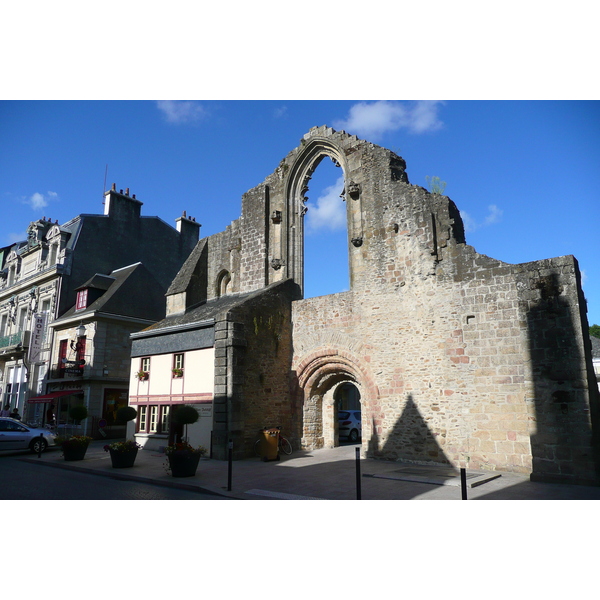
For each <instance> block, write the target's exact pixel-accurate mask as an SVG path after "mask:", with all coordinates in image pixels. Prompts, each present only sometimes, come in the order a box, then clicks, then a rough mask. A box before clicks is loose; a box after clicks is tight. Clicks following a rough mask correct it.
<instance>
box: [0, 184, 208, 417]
mask: <svg viewBox="0 0 600 600" xmlns="http://www.w3.org/2000/svg"><path fill="white" fill-rule="evenodd" d="M141 206H142V203H141V202H140V201H139V200H137V199H136V198H135V195H132V196H130V195H129V190H128V189H127V190H126V191H125V193H123V190H120V191H117V190H116V188H115V186H114V185H113V188H112V189H111V190H109V191H108V192H106V194H105V197H104V214H102V215H95V214H81V215H79V216H77V217H75V218H74V219H71V220H70V221H68V222H67V223H64V224H63V225H59V224H58V222H52V221H51V220H50V219H48V220H47V219H46V218H45V217H44V218H43V219H40V220H38V221H34V222H33V223H31V224H30V225H29V227H28V229H27V240H24V241H22V242H18V243H15V244H13V245H11V246H8V247H6V248H4V249H0V390H1V391H0V396H1V399H2V403H3V404H6V403H8V404H10V406H11V408H17V409H18V410H19V411H20V413H21V415H22V416H23V417H24V418H26V419H28V420H29V421H39V422H43V421H44V420H45V417H46V410H45V408H46V405H47V404H49V401H48V400H49V399H48V398H41V399H39V400H37V401H36V400H35V399H34V398H39V397H40V396H45V395H46V392H47V391H48V390H47V389H46V388H47V386H48V384H49V382H50V383H51V385H50V387H49V389H50V390H51V393H52V394H54V395H55V397H57V398H58V397H60V396H64V397H65V403H64V405H65V406H66V405H67V401H68V400H67V396H70V395H71V394H67V393H65V392H68V391H69V390H70V389H72V386H70V385H67V383H66V382H65V379H64V374H65V373H64V370H63V371H62V373H61V376H59V377H58V378H57V377H54V375H55V374H56V373H57V372H58V371H60V370H61V369H60V368H59V366H57V364H54V365H52V363H51V355H52V344H53V335H52V329H51V328H50V327H49V326H50V325H51V324H52V322H53V321H54V320H55V319H56V318H57V317H58V316H62V315H64V314H65V313H67V311H68V310H69V309H71V308H72V307H73V306H74V305H75V304H76V299H77V297H78V289H79V288H80V286H82V285H83V284H85V283H86V282H87V281H88V280H89V279H90V278H92V277H93V276H94V275H95V274H97V273H100V274H103V273H104V274H108V275H110V274H111V273H112V272H113V271H115V270H116V269H121V268H124V267H126V266H128V265H132V264H133V263H135V262H138V261H140V262H143V264H144V267H145V268H146V269H147V270H148V272H149V273H151V274H152V275H151V280H152V282H153V285H154V286H158V288H157V290H156V291H153V292H152V294H148V297H149V298H150V297H151V298H155V297H156V293H158V294H160V290H162V293H164V290H166V289H167V288H168V286H169V284H170V282H171V281H172V279H173V277H174V276H175V274H176V273H177V272H178V270H179V269H180V268H181V265H182V264H183V262H184V261H185V259H186V258H187V256H188V255H189V253H190V252H191V250H192V249H193V248H194V246H195V244H196V243H197V241H198V237H199V228H200V225H199V224H198V223H196V221H195V220H194V219H189V218H187V217H186V216H185V214H184V216H183V217H181V218H179V219H177V221H176V223H177V227H176V228H174V227H171V226H170V225H168V224H167V223H165V222H164V221H163V220H162V219H160V218H158V217H146V216H142V215H141ZM94 293H96V292H95V291H93V290H92V291H91V292H90V299H91V297H92V295H93V294H94ZM133 310H134V311H135V310H136V309H135V307H133ZM145 312H147V311H145V309H142V310H141V313H140V315H139V316H140V322H139V326H138V329H140V328H142V327H144V326H146V325H147V324H148V323H149V322H151V321H155V320H156V319H157V318H160V317H161V316H162V315H164V300H162V301H161V302H160V304H159V309H158V312H157V311H156V310H155V311H154V312H152V314H151V316H150V318H149V319H147V320H144V318H145V314H144V313H145ZM125 314H127V315H128V316H135V315H132V314H131V312H128V313H125ZM76 320H77V318H76ZM79 324H80V321H78V322H77V324H76V325H74V326H73V329H74V330H75V329H76V328H77V325H79ZM131 331H133V329H131V330H130V331H128V332H127V335H126V336H125V339H126V348H125V349H124V352H122V354H123V357H122V358H123V360H125V361H128V355H129V338H128V335H129V333H131ZM75 343H76V342H75ZM120 344H121V342H119V343H118V344H117V346H118V347H119V348H120V347H121V346H120ZM86 351H87V352H88V353H89V352H92V351H93V350H92V347H91V346H90V345H89V344H88V346H87V350H86ZM81 359H83V357H81ZM65 360H66V357H65ZM53 366H54V367H55V368H54V370H53V369H52V367H53ZM73 368H74V369H75V370H77V369H76V368H75V366H74V367H73ZM90 373H91V372H90V367H89V365H86V366H84V367H83V377H84V378H86V377H88V376H89V375H90ZM112 373H113V379H112V380H109V379H107V380H106V382H105V387H107V386H108V387H111V388H121V390H122V391H123V390H124V391H126V390H127V381H128V368H126V369H125V372H124V374H123V375H121V376H120V378H119V382H118V385H117V384H116V382H115V380H114V376H115V373H116V370H115V369H113V370H112ZM69 375H71V374H69ZM53 380H54V381H53ZM77 389H79V390H81V386H78V387H77ZM79 398H80V399H81V400H83V402H84V403H85V404H86V405H87V404H88V403H90V402H91V404H90V406H96V405H97V404H96V402H95V401H94V400H90V398H89V397H88V396H87V395H85V396H80V397H79ZM94 416H95V417H97V418H100V417H101V415H100V414H99V413H98V414H94Z"/></svg>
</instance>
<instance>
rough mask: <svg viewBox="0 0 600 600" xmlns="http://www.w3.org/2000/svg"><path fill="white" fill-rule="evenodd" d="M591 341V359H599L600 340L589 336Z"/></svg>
mask: <svg viewBox="0 0 600 600" xmlns="http://www.w3.org/2000/svg"><path fill="white" fill-rule="evenodd" d="M590 340H591V341H592V358H600V338H597V337H595V336H593V335H590Z"/></svg>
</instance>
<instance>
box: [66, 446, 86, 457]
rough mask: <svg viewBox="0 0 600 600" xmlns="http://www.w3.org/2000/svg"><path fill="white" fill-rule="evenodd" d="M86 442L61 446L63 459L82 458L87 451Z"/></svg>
mask: <svg viewBox="0 0 600 600" xmlns="http://www.w3.org/2000/svg"><path fill="white" fill-rule="evenodd" d="M87 449H88V444H78V445H77V446H63V447H62V451H63V455H64V457H65V460H83V459H84V458H85V453H86V452H87Z"/></svg>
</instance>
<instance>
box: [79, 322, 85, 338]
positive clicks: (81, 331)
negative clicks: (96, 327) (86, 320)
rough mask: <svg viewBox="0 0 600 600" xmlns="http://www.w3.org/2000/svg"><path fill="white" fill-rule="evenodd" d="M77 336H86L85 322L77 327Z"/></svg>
mask: <svg viewBox="0 0 600 600" xmlns="http://www.w3.org/2000/svg"><path fill="white" fill-rule="evenodd" d="M77 337H78V338H82V337H85V325H84V324H83V323H80V324H79V327H78V328H77Z"/></svg>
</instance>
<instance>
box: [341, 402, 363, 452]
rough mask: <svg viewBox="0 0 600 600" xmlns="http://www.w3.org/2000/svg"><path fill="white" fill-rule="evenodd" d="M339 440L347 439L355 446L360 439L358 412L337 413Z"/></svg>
mask: <svg viewBox="0 0 600 600" xmlns="http://www.w3.org/2000/svg"><path fill="white" fill-rule="evenodd" d="M338 426H339V433H340V438H347V439H348V441H349V442H352V443H353V444H355V443H356V442H358V440H360V438H361V437H362V422H361V418H360V410H340V411H339V412H338Z"/></svg>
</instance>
